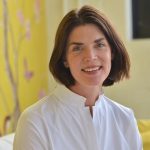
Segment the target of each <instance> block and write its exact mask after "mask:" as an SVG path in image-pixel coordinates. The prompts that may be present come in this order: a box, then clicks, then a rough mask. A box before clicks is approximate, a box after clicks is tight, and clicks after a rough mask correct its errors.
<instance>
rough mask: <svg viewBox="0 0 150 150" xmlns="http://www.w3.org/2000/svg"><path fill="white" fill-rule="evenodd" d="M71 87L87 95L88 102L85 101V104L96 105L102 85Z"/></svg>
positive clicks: (74, 90)
mask: <svg viewBox="0 0 150 150" xmlns="http://www.w3.org/2000/svg"><path fill="white" fill-rule="evenodd" d="M70 89H71V90H72V91H73V92H75V93H77V94H79V95H81V96H83V97H85V98H86V102H85V106H89V107H92V106H94V105H95V101H96V100H97V99H98V97H99V94H100V89H101V87H100V86H86V87H85V86H81V85H77V84H76V85H74V86H71V87H70Z"/></svg>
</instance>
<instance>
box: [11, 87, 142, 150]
mask: <svg viewBox="0 0 150 150" xmlns="http://www.w3.org/2000/svg"><path fill="white" fill-rule="evenodd" d="M85 100H86V99H85V98H84V97H82V96H80V95H77V94H75V93H73V92H72V91H70V90H69V89H67V88H66V87H64V86H62V85H60V86H58V87H57V88H56V89H55V90H54V92H53V93H52V94H50V95H49V96H47V97H45V98H43V99H42V100H40V101H38V102H37V103H35V104H34V105H32V106H31V107H29V108H28V109H26V110H25V111H24V112H23V113H22V115H21V117H20V119H19V121H18V126H17V130H16V134H15V140H14V150H142V142H141V137H140V134H139V131H138V128H137V124H136V120H135V118H134V115H133V112H132V111H131V110H130V109H129V108H126V107H124V106H122V105H120V104H118V103H116V102H113V101H112V100H110V99H108V98H107V97H105V96H104V95H100V96H99V99H98V100H97V101H96V103H95V106H93V117H91V114H90V110H89V108H88V107H85Z"/></svg>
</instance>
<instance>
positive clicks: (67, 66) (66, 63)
mask: <svg viewBox="0 0 150 150" xmlns="http://www.w3.org/2000/svg"><path fill="white" fill-rule="evenodd" d="M64 66H65V67H66V68H69V64H68V62H67V61H66V60H65V61H64Z"/></svg>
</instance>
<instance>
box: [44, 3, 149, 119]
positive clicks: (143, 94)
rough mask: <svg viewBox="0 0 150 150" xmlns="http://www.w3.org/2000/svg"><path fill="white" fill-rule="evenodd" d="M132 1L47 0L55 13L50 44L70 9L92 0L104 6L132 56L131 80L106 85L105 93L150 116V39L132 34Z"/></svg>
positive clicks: (51, 17) (100, 7) (135, 110)
mask: <svg viewBox="0 0 150 150" xmlns="http://www.w3.org/2000/svg"><path fill="white" fill-rule="evenodd" d="M128 1H130V0H119V1H118V0H71V1H70V0H63V1H62V0H57V2H54V1H53V2H52V1H49V0H47V14H50V13H52V14H51V15H50V16H48V24H49V25H48V27H49V38H50V41H49V45H50V46H49V47H50V51H51V50H52V45H53V40H54V39H53V38H54V34H55V32H56V29H57V26H58V23H59V21H60V20H61V19H62V17H63V15H64V14H65V13H66V12H67V11H68V10H70V9H71V8H74V7H78V6H81V5H84V4H90V5H93V6H95V7H97V8H98V9H100V10H102V11H103V12H104V13H105V14H106V15H107V16H108V18H110V19H111V20H112V22H113V24H114V26H115V28H116V29H117V31H118V33H119V35H120V36H121V38H122V39H123V41H124V43H125V45H126V47H127V49H128V52H129V55H130V58H131V78H130V80H128V81H123V82H120V83H119V84H115V85H114V86H112V87H107V88H105V89H104V91H105V94H106V95H107V96H108V97H110V98H111V99H114V100H116V101H118V102H119V103H121V104H124V105H126V106H128V107H131V108H132V109H133V110H134V112H135V115H136V117H137V118H150V110H149V106H150V101H149V97H150V78H149V77H150V70H149V65H150V58H149V57H150V39H141V40H132V39H130V38H129V34H130V33H129V28H128V21H129V18H127V13H128V12H129V8H128V7H126V6H127V2H128ZM52 3H53V5H52ZM59 4H60V5H59ZM54 6H55V7H54ZM48 12H50V13H48ZM53 14H55V15H53ZM51 27H52V28H51ZM50 28H51V29H50ZM50 53H51V52H50ZM49 56H50V55H49ZM54 86H55V82H54V81H53V79H52V77H50V84H49V88H50V89H52V88H53V87H54Z"/></svg>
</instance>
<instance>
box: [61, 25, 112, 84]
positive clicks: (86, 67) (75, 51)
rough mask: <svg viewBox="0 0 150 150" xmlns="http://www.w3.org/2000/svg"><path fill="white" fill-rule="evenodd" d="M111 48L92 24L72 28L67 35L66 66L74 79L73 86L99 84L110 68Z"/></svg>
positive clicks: (101, 33)
mask: <svg viewBox="0 0 150 150" xmlns="http://www.w3.org/2000/svg"><path fill="white" fill-rule="evenodd" d="M111 59H112V56H111V48H110V46H109V43H108V41H107V39H106V37H105V36H104V34H103V32H102V31H101V30H100V29H99V28H98V27H97V26H96V25H94V24H85V25H80V26H77V27H76V28H74V29H73V31H72V32H71V34H70V36H69V40H68V45H67V52H66V61H65V62H64V64H65V66H66V67H69V69H70V72H71V74H72V76H73V78H74V79H75V86H79V85H81V86H82V87H85V86H99V87H101V86H102V84H103V82H104V80H105V79H106V78H107V77H108V75H109V73H110V69H111Z"/></svg>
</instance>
